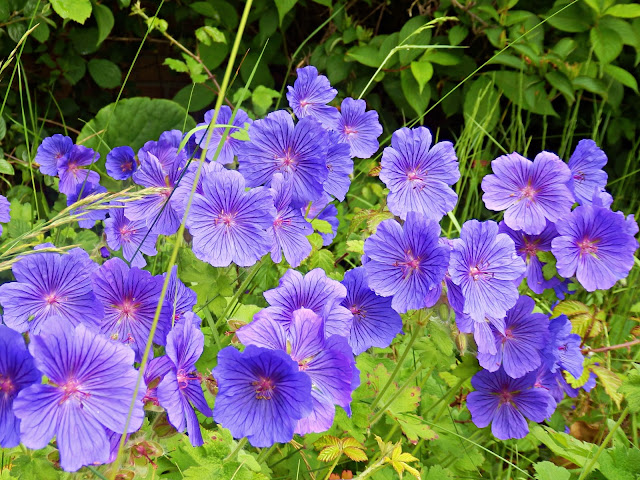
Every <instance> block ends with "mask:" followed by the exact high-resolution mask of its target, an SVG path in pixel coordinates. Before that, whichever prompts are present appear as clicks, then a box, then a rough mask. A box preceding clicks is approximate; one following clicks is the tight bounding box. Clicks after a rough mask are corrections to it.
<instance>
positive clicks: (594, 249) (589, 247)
mask: <svg viewBox="0 0 640 480" xmlns="http://www.w3.org/2000/svg"><path fill="white" fill-rule="evenodd" d="M597 243H598V240H589V239H588V238H583V239H582V241H581V242H578V248H579V249H580V256H581V257H582V256H584V255H594V256H595V255H596V253H598V245H597Z"/></svg>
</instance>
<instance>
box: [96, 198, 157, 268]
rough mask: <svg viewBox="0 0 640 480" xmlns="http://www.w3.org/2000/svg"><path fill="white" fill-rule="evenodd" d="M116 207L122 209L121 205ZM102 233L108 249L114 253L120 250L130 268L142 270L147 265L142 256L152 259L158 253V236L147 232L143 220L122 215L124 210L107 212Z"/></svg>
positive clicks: (114, 209) (115, 209) (118, 209)
mask: <svg viewBox="0 0 640 480" xmlns="http://www.w3.org/2000/svg"><path fill="white" fill-rule="evenodd" d="M117 205H121V206H122V207H124V204H122V203H119V204H117ZM104 232H105V234H106V236H107V245H109V248H110V249H111V250H114V251H118V250H120V249H121V248H122V256H123V257H124V259H125V260H126V261H127V262H129V263H131V266H132V267H138V268H143V267H144V266H145V265H146V264H147V261H146V260H145V259H144V257H143V256H142V254H145V255H149V256H151V257H153V256H154V255H156V254H157V253H158V252H157V251H156V241H157V240H158V234H157V233H153V232H150V231H149V228H148V227H147V223H146V221H145V220H136V221H134V220H129V219H128V218H127V217H126V216H125V214H124V208H121V207H120V208H118V207H116V208H111V209H110V210H109V218H107V219H106V220H105V221H104ZM138 248H139V250H138ZM136 251H137V253H136ZM134 255H135V257H134Z"/></svg>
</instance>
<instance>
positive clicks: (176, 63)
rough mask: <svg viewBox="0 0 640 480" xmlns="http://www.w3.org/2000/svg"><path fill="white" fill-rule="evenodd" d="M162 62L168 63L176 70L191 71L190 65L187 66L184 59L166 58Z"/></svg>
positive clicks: (168, 65) (181, 71)
mask: <svg viewBox="0 0 640 480" xmlns="http://www.w3.org/2000/svg"><path fill="white" fill-rule="evenodd" d="M162 64H163V65H166V66H167V67H169V68H170V69H171V70H173V71H174V72H180V73H189V67H187V64H186V63H184V62H183V61H182V60H177V59H175V58H165V59H164V62H162ZM189 88H190V87H189Z"/></svg>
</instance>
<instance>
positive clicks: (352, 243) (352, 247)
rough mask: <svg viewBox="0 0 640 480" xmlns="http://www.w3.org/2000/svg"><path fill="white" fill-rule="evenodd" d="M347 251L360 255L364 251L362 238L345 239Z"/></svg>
mask: <svg viewBox="0 0 640 480" xmlns="http://www.w3.org/2000/svg"><path fill="white" fill-rule="evenodd" d="M347 252H351V253H357V254H359V255H362V254H363V253H364V240H347Z"/></svg>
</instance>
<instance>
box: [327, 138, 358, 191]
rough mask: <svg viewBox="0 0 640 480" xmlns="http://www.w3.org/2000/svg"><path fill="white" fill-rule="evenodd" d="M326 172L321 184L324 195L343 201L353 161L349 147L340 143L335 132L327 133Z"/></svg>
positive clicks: (347, 189) (347, 188)
mask: <svg viewBox="0 0 640 480" xmlns="http://www.w3.org/2000/svg"><path fill="white" fill-rule="evenodd" d="M327 170H328V172H329V174H328V176H327V179H326V180H325V182H324V183H323V184H322V186H323V188H324V191H325V193H328V194H329V195H332V196H334V197H336V198H337V199H338V200H340V201H341V202H342V201H344V198H345V196H346V195H347V192H348V191H349V186H350V185H351V177H350V175H351V174H352V173H353V160H352V159H351V150H350V148H349V145H348V144H346V143H340V136H339V135H338V134H337V133H336V132H329V148H328V150H327Z"/></svg>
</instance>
